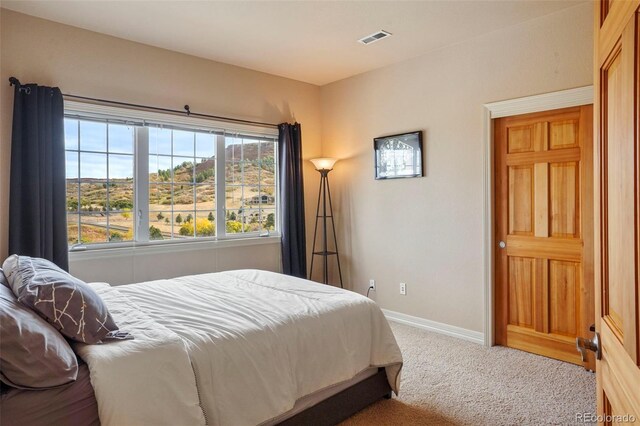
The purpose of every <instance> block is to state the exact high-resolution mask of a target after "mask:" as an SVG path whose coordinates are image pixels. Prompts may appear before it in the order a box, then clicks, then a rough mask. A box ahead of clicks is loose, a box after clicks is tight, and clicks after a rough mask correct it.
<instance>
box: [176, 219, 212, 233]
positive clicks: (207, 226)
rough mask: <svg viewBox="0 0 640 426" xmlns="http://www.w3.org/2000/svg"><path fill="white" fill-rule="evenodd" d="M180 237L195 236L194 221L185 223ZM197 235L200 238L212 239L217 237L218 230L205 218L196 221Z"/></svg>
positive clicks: (181, 228)
mask: <svg viewBox="0 0 640 426" xmlns="http://www.w3.org/2000/svg"><path fill="white" fill-rule="evenodd" d="M180 235H184V236H186V237H189V236H192V235H193V221H190V222H185V223H184V225H182V226H181V227H180ZM196 235H197V236H199V237H212V236H214V235H216V228H215V226H214V225H213V223H211V222H210V221H209V220H208V219H205V218H203V217H202V218H199V219H196Z"/></svg>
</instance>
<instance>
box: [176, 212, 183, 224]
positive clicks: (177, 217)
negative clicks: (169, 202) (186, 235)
mask: <svg viewBox="0 0 640 426" xmlns="http://www.w3.org/2000/svg"><path fill="white" fill-rule="evenodd" d="M176 223H177V224H178V225H179V224H181V223H182V215H181V214H180V213H178V216H176Z"/></svg>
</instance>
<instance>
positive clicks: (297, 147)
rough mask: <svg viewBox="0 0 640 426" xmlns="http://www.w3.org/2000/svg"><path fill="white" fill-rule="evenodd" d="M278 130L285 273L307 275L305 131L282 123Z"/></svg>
mask: <svg viewBox="0 0 640 426" xmlns="http://www.w3.org/2000/svg"><path fill="white" fill-rule="evenodd" d="M278 130H279V137H278V161H279V162H280V212H281V224H282V272H284V273H285V274H287V275H293V276H295V277H300V278H306V277H307V242H306V241H307V239H306V234H305V216H304V184H303V179H302V133H301V130H300V124H299V123H295V124H288V123H283V124H280V125H279V126H278Z"/></svg>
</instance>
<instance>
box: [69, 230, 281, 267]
mask: <svg viewBox="0 0 640 426" xmlns="http://www.w3.org/2000/svg"><path fill="white" fill-rule="evenodd" d="M280 240H281V238H280V235H272V236H269V237H249V238H229V239H224V240H206V241H187V242H182V241H180V242H171V243H153V242H150V243H131V245H126V246H122V245H120V246H118V247H105V246H102V247H90V246H89V247H88V248H87V249H86V250H77V251H71V250H70V251H69V260H70V261H72V262H73V261H75V260H98V259H109V258H114V257H123V256H134V255H148V254H161V253H178V252H189V251H201V250H215V249H222V248H228V247H246V246H258V245H269V244H280Z"/></svg>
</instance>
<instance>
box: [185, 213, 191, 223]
mask: <svg viewBox="0 0 640 426" xmlns="http://www.w3.org/2000/svg"><path fill="white" fill-rule="evenodd" d="M192 220H193V216H191V213H189V214H188V215H187V218H186V219H185V220H184V221H185V222H191V221H192Z"/></svg>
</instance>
